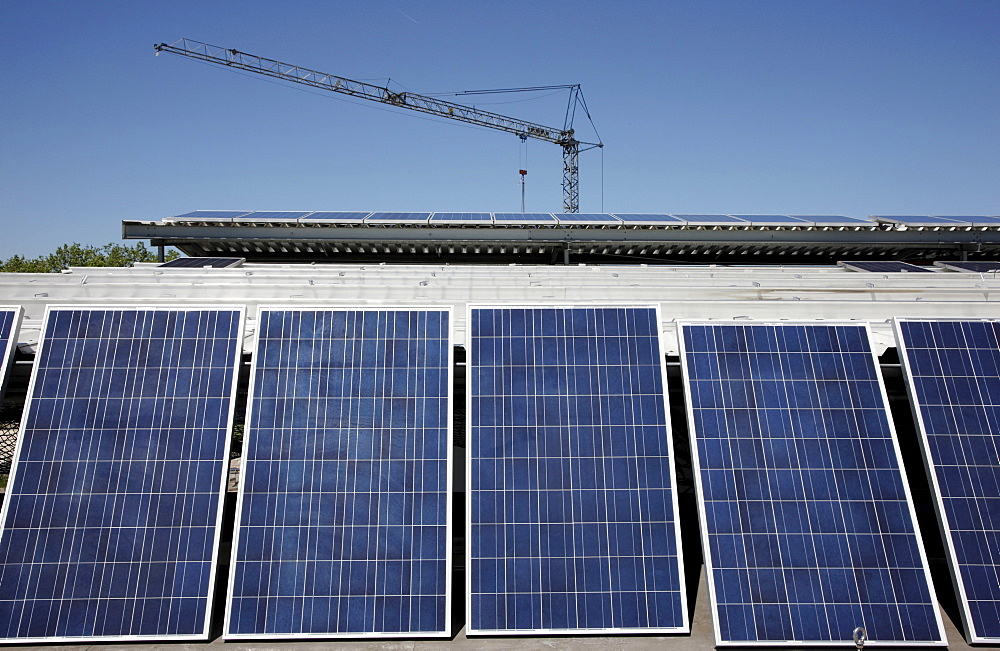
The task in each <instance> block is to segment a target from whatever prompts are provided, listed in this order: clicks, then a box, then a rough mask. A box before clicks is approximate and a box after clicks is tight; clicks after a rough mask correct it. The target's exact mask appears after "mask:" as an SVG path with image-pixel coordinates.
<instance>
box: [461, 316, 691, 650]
mask: <svg viewBox="0 0 1000 651" xmlns="http://www.w3.org/2000/svg"><path fill="white" fill-rule="evenodd" d="M468 323H469V331H470V349H469V355H470V357H469V362H468V363H469V367H468V368H469V381H470V385H469V408H468V410H467V411H468V414H469V416H468V417H469V448H470V449H469V453H470V454H469V457H470V458H469V462H468V467H467V476H468V478H469V479H468V481H469V482H470V488H469V500H470V505H469V509H468V510H469V523H468V534H467V547H468V550H469V551H468V554H469V574H468V576H467V584H468V585H467V589H468V591H467V594H466V597H467V598H468V600H469V601H468V608H467V612H468V613H469V619H468V622H469V623H468V632H469V633H479V634H482V633H494V634H512V633H529V632H533V631H545V632H564V633H568V632H573V633H597V632H609V631H617V632H626V633H629V632H654V631H656V632H682V631H686V630H688V622H687V605H686V600H685V593H684V581H683V572H682V569H681V557H680V556H681V554H680V549H679V546H678V545H679V542H678V541H679V530H678V523H677V516H676V495H675V492H674V486H675V481H674V472H673V466H672V450H671V439H670V427H669V424H668V415H667V406H666V398H665V393H664V376H663V371H664V367H663V356H662V349H661V346H660V339H659V334H660V329H659V323H660V322H659V316H658V311H657V309H656V308H652V307H610V308H591V307H588V308H582V307H581V308H510V307H486V306H482V307H473V308H471V309H470V315H469V319H468Z"/></svg>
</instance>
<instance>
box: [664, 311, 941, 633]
mask: <svg viewBox="0 0 1000 651" xmlns="http://www.w3.org/2000/svg"><path fill="white" fill-rule="evenodd" d="M680 334H681V337H680V338H681V346H682V364H683V371H684V376H685V381H686V384H687V389H688V392H687V393H688V396H687V398H688V410H689V412H688V413H689V423H690V427H691V430H692V435H693V452H694V454H693V461H694V466H695V473H696V476H697V477H698V500H699V507H700V515H701V518H702V535H703V539H704V541H705V542H704V551H705V562H706V568H707V572H708V577H709V588H710V596H711V600H712V607H713V610H714V612H715V634H716V640H717V641H718V643H719V644H733V645H752V644H765V645H773V644H786V643H796V644H843V645H849V644H851V641H852V637H853V632H854V631H855V629H856V628H857V627H862V628H863V629H864V630H865V632H866V634H867V637H868V640H870V641H871V642H873V643H878V644H896V645H901V644H907V645H916V644H928V645H943V644H945V640H944V638H943V632H942V625H941V618H940V614H939V612H938V609H937V599H936V597H935V594H934V590H933V586H932V584H931V582H930V575H929V573H928V565H927V559H926V557H925V555H924V551H923V548H922V547H921V545H920V535H919V531H918V528H917V523H916V518H915V516H914V511H913V504H912V500H911V498H910V494H909V488H908V486H907V483H906V478H905V471H904V469H903V467H902V464H901V461H900V455H899V447H898V444H897V442H896V439H895V435H894V432H893V428H892V421H891V417H890V415H889V413H888V411H887V409H886V398H885V392H884V389H883V387H882V384H881V379H880V376H879V370H878V368H877V365H876V361H875V358H874V355H873V353H872V349H871V344H870V342H869V332H868V328H867V326H864V325H859V324H847V323H845V324H829V323H825V324H817V323H780V324H763V323H758V324H737V323H719V322H711V323H682V325H681V329H680Z"/></svg>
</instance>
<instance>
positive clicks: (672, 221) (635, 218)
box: [615, 213, 684, 226]
mask: <svg viewBox="0 0 1000 651" xmlns="http://www.w3.org/2000/svg"><path fill="white" fill-rule="evenodd" d="M615 217H617V218H618V219H620V220H622V221H623V222H625V223H626V224H647V223H648V224H650V225H653V224H669V225H671V226H682V225H683V224H684V220H682V219H680V218H679V217H674V216H673V215H645V214H636V213H615Z"/></svg>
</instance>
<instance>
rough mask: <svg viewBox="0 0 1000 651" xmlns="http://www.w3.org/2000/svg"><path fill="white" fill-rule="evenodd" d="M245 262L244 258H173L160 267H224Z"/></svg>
mask: <svg viewBox="0 0 1000 651" xmlns="http://www.w3.org/2000/svg"><path fill="white" fill-rule="evenodd" d="M244 262H246V258H199V257H190V258H174V259H173V260H171V261H170V262H164V263H163V264H161V265H159V266H160V267H170V268H182V269H204V268H206V267H209V268H212V269H226V268H228V267H238V266H240V265H241V264H243V263H244Z"/></svg>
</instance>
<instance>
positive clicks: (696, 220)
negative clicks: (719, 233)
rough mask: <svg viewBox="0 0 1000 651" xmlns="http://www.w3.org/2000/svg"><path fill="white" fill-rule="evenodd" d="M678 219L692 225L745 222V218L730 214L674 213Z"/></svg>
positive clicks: (737, 223)
mask: <svg viewBox="0 0 1000 651" xmlns="http://www.w3.org/2000/svg"><path fill="white" fill-rule="evenodd" d="M674 217H677V218H678V219H683V220H684V221H686V222H687V223H688V224H691V225H692V226H700V225H703V224H704V225H715V224H732V225H739V224H746V220H743V219H739V218H738V217H733V216H732V215H674Z"/></svg>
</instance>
